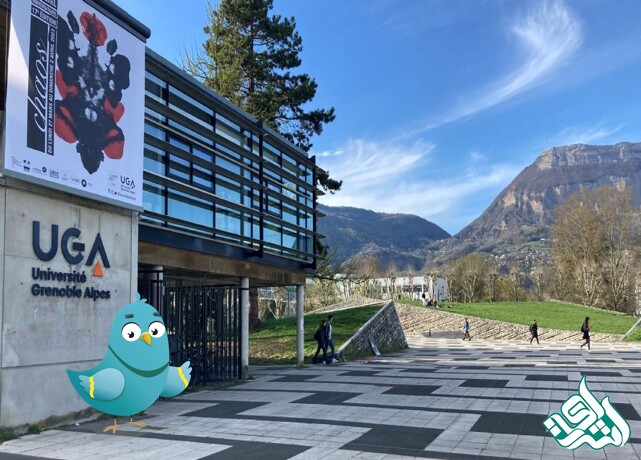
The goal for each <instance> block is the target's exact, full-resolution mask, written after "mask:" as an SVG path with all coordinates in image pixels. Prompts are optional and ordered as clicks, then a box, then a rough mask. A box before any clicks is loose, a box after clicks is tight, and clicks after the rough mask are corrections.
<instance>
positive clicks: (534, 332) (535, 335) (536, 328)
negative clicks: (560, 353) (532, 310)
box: [530, 320, 540, 345]
mask: <svg viewBox="0 0 641 460" xmlns="http://www.w3.org/2000/svg"><path fill="white" fill-rule="evenodd" d="M530 334H532V338H530V345H532V340H534V339H536V344H537V345H540V343H539V326H537V324H536V320H534V322H533V323H532V324H530Z"/></svg>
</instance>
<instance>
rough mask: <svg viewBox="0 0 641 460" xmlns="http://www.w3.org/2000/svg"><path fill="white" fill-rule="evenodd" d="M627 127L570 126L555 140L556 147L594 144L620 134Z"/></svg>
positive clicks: (600, 124) (600, 125)
mask: <svg viewBox="0 0 641 460" xmlns="http://www.w3.org/2000/svg"><path fill="white" fill-rule="evenodd" d="M624 127H625V125H624V124H621V125H619V126H615V127H608V126H604V124H603V123H599V124H598V125H596V126H592V127H585V126H570V127H568V128H565V129H563V130H562V131H561V132H559V134H557V135H556V137H555V139H554V145H555V146H558V145H571V144H592V143H594V142H595V141H599V140H606V139H608V138H610V136H612V135H613V134H616V133H618V132H619V131H621V130H622V129H623V128H624Z"/></svg>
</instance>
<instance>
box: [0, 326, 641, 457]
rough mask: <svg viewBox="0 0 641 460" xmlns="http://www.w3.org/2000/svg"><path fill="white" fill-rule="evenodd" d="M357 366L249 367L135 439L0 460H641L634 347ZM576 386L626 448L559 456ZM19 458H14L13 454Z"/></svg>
mask: <svg viewBox="0 0 641 460" xmlns="http://www.w3.org/2000/svg"><path fill="white" fill-rule="evenodd" d="M410 347H411V348H410V349H409V350H407V351H405V352H403V353H398V354H395V355H389V356H385V357H380V358H372V359H369V360H364V361H362V362H359V363H347V364H332V365H331V366H327V365H317V366H314V367H309V368H306V369H294V368H291V367H284V366H270V367H261V368H252V374H253V375H254V376H255V377H256V378H255V379H254V380H251V381H248V382H246V383H243V384H241V385H237V386H233V387H228V388H226V389H221V390H215V391H202V392H198V393H191V394H189V395H186V396H183V397H180V398H178V399H176V400H173V401H162V402H158V403H156V404H155V405H153V406H152V407H151V408H150V409H149V410H148V411H147V416H146V417H145V421H146V422H147V423H148V427H146V428H144V429H141V428H138V427H134V426H131V425H129V426H127V425H123V426H122V427H121V428H119V429H118V431H117V432H116V434H115V435H112V434H103V433H102V429H103V428H104V427H105V426H106V425H107V424H108V422H107V421H106V420H100V421H94V422H89V423H84V424H80V425H77V426H75V425H74V426H70V427H67V428H65V429H57V430H49V431H45V432H43V433H42V434H39V435H30V436H24V437H22V438H20V439H16V440H13V441H9V442H6V443H4V444H2V445H0V460H4V459H8V458H15V459H28V458H36V457H37V458H64V459H79V458H83V459H85V458H91V459H92V460H96V459H119V458H122V459H128V460H133V459H146V458H153V459H163V460H164V459H171V458H175V459H181V460H189V459H203V458H207V459H260V458H269V459H272V460H279V459H288V458H296V459H316V458H323V457H326V458H328V459H347V458H367V459H381V458H385V459H391V458H396V459H400V458H412V457H415V458H439V459H463V460H465V459H472V458H481V459H490V458H520V459H541V458H561V459H563V458H568V459H571V458H582V459H585V458H588V459H592V458H608V459H609V458H612V459H617V460H622V459H628V458H629V459H637V458H641V415H640V414H641V346H640V345H629V344H598V345H596V346H594V347H593V348H592V351H591V352H588V351H587V350H583V351H582V350H579V348H578V345H577V344H568V343H546V344H542V345H541V346H538V347H537V346H531V347H530V346H528V345H527V344H525V343H524V344H520V343H515V342H489V341H488V342H482V341H472V342H463V341H461V340H447V339H427V338H425V339H411V340H410ZM581 374H584V375H587V379H588V385H589V387H590V389H591V390H593V391H594V393H595V395H596V396H597V398H598V399H599V400H600V399H602V398H603V397H605V396H606V395H608V396H610V398H611V401H612V403H613V404H614V406H615V407H616V408H617V410H618V411H619V412H620V413H621V414H622V415H623V417H624V418H626V419H627V421H628V422H629V424H630V426H631V430H632V435H631V438H630V441H629V443H628V444H627V445H625V446H623V447H621V448H616V447H612V446H609V447H607V448H605V450H600V451H594V450H592V449H591V448H589V447H586V446H583V447H581V448H579V449H577V450H576V451H574V452H572V451H568V450H565V449H562V448H561V447H560V446H559V445H558V444H557V443H556V441H555V440H554V439H552V437H551V436H550V435H549V434H547V433H546V432H545V430H544V428H543V425H542V421H543V420H544V419H545V418H546V417H547V415H548V414H550V413H551V412H555V411H558V410H559V407H560V405H561V403H562V402H563V401H565V399H567V398H568V397H569V396H570V395H572V394H575V393H576V392H577V387H578V382H579V380H580V376H581ZM16 454H17V455H16Z"/></svg>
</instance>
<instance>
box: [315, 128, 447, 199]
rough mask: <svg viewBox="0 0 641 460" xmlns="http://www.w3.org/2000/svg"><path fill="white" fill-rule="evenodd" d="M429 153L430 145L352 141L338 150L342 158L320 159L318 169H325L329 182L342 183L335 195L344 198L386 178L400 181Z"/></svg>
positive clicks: (329, 157) (372, 187)
mask: <svg viewBox="0 0 641 460" xmlns="http://www.w3.org/2000/svg"><path fill="white" fill-rule="evenodd" d="M433 149H434V145H433V144H428V143H425V142H415V143H413V144H410V145H407V146H405V145H400V144H396V145H392V144H386V143H375V142H370V141H365V140H361V139H356V140H350V141H348V143H347V145H346V146H345V147H344V148H343V149H341V151H344V152H346V154H345V155H341V156H338V157H337V156H335V155H334V156H326V157H323V160H322V161H319V165H320V166H321V167H322V168H325V169H327V170H328V171H329V172H330V174H331V176H332V178H335V179H339V180H343V181H344V185H343V189H342V191H341V192H340V193H339V195H341V196H345V195H346V193H345V191H346V190H353V191H364V192H366V191H368V190H370V189H374V188H376V187H377V185H378V184H380V183H385V182H386V181H388V180H389V179H390V178H395V179H398V178H402V177H403V176H404V175H405V174H406V173H408V172H409V171H410V170H412V169H414V168H416V166H417V165H418V163H420V162H421V161H422V160H423V159H425V158H426V157H428V156H429V154H430V153H431V152H432V150H433ZM348 193H349V192H348ZM337 196H338V195H337Z"/></svg>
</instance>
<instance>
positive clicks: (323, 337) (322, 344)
mask: <svg viewBox="0 0 641 460" xmlns="http://www.w3.org/2000/svg"><path fill="white" fill-rule="evenodd" d="M314 339H316V342H318V348H316V354H315V355H314V357H313V358H312V364H316V359H317V358H318V353H320V351H321V350H323V361H324V362H327V321H325V320H323V321H321V325H320V326H319V328H318V329H316V333H314Z"/></svg>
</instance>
